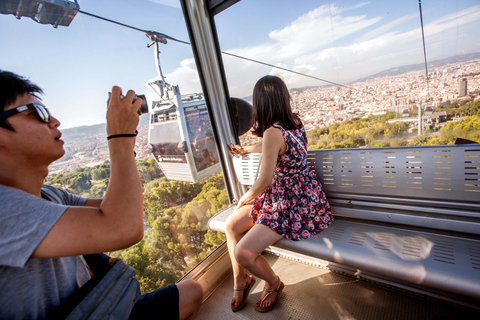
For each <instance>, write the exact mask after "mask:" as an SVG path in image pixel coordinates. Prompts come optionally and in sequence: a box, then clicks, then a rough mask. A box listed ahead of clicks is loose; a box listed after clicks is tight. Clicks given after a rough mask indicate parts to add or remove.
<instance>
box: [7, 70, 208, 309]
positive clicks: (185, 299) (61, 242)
mask: <svg viewBox="0 0 480 320" xmlns="http://www.w3.org/2000/svg"><path fill="white" fill-rule="evenodd" d="M42 93H43V92H42V90H41V89H40V88H39V87H38V86H36V85H35V84H33V83H31V82H30V81H29V80H26V79H25V78H22V77H20V76H18V75H16V74H14V73H11V72H7V71H1V70H0V319H45V318H47V317H48V316H49V315H51V314H52V312H54V311H55V310H56V309H58V308H59V307H60V306H61V305H62V303H63V302H65V300H66V299H67V298H68V297H69V296H70V295H71V294H73V293H74V292H75V291H76V290H77V289H78V288H79V287H80V286H81V285H82V284H84V283H85V282H86V281H87V280H88V279H89V275H88V272H87V270H86V268H85V265H84V264H83V262H82V260H81V259H80V258H79V257H78V256H79V255H84V254H92V253H100V252H105V251H114V250H119V249H124V248H127V247H129V246H131V245H133V244H135V243H137V242H138V241H140V240H141V239H142V238H143V212H142V210H143V200H142V186H141V184H140V179H139V176H138V171H137V168H136V164H135V158H134V153H133V147H134V145H135V132H136V131H135V130H136V127H137V125H138V121H139V116H138V114H137V109H138V108H139V107H140V104H141V99H135V101H134V97H135V93H134V92H133V91H132V90H130V91H128V92H127V93H126V95H125V97H124V98H123V99H122V97H121V94H122V90H121V89H120V88H119V87H117V86H114V87H113V88H112V92H111V93H109V99H108V109H107V136H108V137H109V138H110V139H109V140H108V146H109V150H110V161H111V173H110V183H109V185H108V188H107V191H106V194H105V198H103V199H87V198H82V197H78V196H75V195H72V194H69V193H67V192H65V191H63V190H60V189H57V188H53V187H50V186H43V181H44V179H45V177H46V176H47V175H48V166H49V165H50V164H51V163H52V162H53V161H55V160H57V159H59V158H60V157H62V156H63V154H64V153H65V151H64V149H63V143H64V142H63V141H62V140H61V136H62V134H61V132H60V131H59V130H58V127H59V126H60V122H59V121H58V120H57V119H56V118H54V117H53V116H51V115H50V113H49V112H48V109H46V108H45V107H44V106H43V105H42V104H41V101H40V98H39V95H40V94H42ZM132 101H133V102H132ZM42 197H43V198H42ZM47 199H48V200H47ZM202 294H203V293H202V289H201V287H200V285H199V284H198V283H197V282H195V281H192V280H190V281H182V282H180V283H179V284H177V285H172V286H169V287H167V288H164V289H161V290H158V291H155V292H153V293H149V294H146V295H144V296H143V297H142V299H140V300H139V301H138V302H137V303H136V304H135V306H134V308H133V311H132V313H131V316H130V317H131V318H143V319H145V318H148V317H149V316H152V317H157V318H158V317H160V318H162V319H170V318H172V319H173V318H175V319H178V318H180V319H193V318H194V317H195V314H196V312H197V310H198V308H199V306H200V304H201V301H202ZM168 312H170V313H168ZM166 313H168V314H169V315H168V316H166Z"/></svg>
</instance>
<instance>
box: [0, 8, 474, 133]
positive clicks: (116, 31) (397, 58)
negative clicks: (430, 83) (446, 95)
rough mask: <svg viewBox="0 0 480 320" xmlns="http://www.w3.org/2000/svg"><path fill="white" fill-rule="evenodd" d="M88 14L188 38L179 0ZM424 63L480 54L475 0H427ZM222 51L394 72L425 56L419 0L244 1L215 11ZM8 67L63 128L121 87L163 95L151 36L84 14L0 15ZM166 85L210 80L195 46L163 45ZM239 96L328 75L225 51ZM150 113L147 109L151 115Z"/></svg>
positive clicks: (101, 114) (352, 75)
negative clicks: (155, 85) (63, 21)
mask: <svg viewBox="0 0 480 320" xmlns="http://www.w3.org/2000/svg"><path fill="white" fill-rule="evenodd" d="M77 1H78V3H79V5H80V9H81V10H82V11H85V12H88V13H92V14H95V15H99V16H102V17H105V18H109V19H112V20H116V21H119V22H122V23H124V24H127V25H131V26H134V27H137V28H140V29H143V30H154V31H158V32H161V33H164V34H167V35H169V36H171V37H173V38H175V39H179V40H182V41H187V42H190V40H189V38H188V32H187V30H186V27H185V22H184V18H183V13H182V11H181V8H180V3H179V1H177V0H135V1H130V0H102V1H96V0H77ZM421 4H422V11H423V23H424V32H425V43H426V54H427V60H428V61H433V60H437V59H441V58H446V57H450V56H455V55H460V54H465V53H471V52H480V32H479V30H480V3H478V0H423V1H422V2H421ZM215 24H216V27H217V30H218V37H219V42H220V47H221V50H222V51H225V52H229V53H233V54H236V55H240V56H244V57H247V58H250V59H255V60H259V61H262V62H265V63H268V64H271V65H275V66H280V67H283V68H287V69H291V70H295V71H297V72H302V73H305V74H308V75H311V76H315V77H318V78H321V79H325V80H328V81H332V82H335V83H339V84H348V83H350V82H352V81H354V80H356V79H359V78H363V77H365V76H368V75H371V74H375V73H377V72H380V71H383V70H386V69H390V68H393V67H398V66H403V65H409V64H416V63H423V61H424V60H423V47H422V37H421V28H420V15H419V2H418V0H402V1H398V0H371V1H354V0H348V1H326V0H297V1H291V0H241V1H239V2H238V3H237V4H235V5H234V6H232V7H231V8H229V9H227V10H225V11H223V12H221V13H220V14H218V15H217V16H216V17H215ZM0 43H1V46H2V48H1V50H0V69H2V70H8V71H12V72H15V73H17V74H20V75H22V76H25V77H27V78H29V79H30V80H32V81H33V82H34V83H36V84H38V85H39V86H40V87H42V88H43V89H44V91H45V95H44V96H43V102H44V103H45V105H46V106H47V107H48V108H49V109H50V111H51V112H52V114H53V115H54V116H55V117H56V118H58V119H59V120H60V121H61V123H62V126H61V128H64V129H65V128H71V127H77V126H82V125H93V124H98V123H104V122H105V111H106V100H107V96H108V91H110V90H111V88H112V86H113V85H119V86H120V87H121V88H122V89H123V90H124V91H126V90H128V89H133V90H135V92H136V93H145V94H146V95H147V97H148V99H149V100H152V99H157V97H158V96H156V94H155V93H154V92H153V91H152V90H151V88H150V87H149V86H147V85H146V83H148V82H150V81H152V80H155V79H156V78H157V70H156V65H155V61H154V51H153V46H152V47H150V48H148V47H147V44H149V43H150V40H149V39H148V38H147V37H146V36H145V35H144V34H142V32H139V31H135V30H132V29H128V28H125V27H122V26H119V25H115V24H112V23H108V22H105V21H102V20H99V19H96V18H93V17H90V16H87V15H84V14H82V13H78V14H77V15H76V16H75V18H74V19H73V21H72V23H71V24H70V26H68V27H62V26H59V27H58V28H56V29H55V28H53V27H52V26H51V25H42V24H39V23H37V22H35V21H33V20H32V19H30V18H25V17H23V18H21V19H20V20H17V19H16V18H15V17H14V16H13V15H4V14H0ZM160 48H161V54H160V60H161V66H162V71H163V74H164V75H165V76H166V80H167V82H169V83H170V84H172V85H179V87H180V90H181V92H182V93H193V92H200V91H201V86H200V82H199V79H198V75H197V72H196V68H195V61H194V59H193V54H192V51H191V48H190V46H189V45H185V44H182V43H178V42H175V41H168V43H167V44H166V45H163V44H161V45H160ZM223 59H224V64H225V70H226V76H227V83H228V89H229V92H230V95H231V96H234V97H239V98H242V97H246V96H249V95H251V94H252V90H253V86H254V84H255V82H256V81H257V80H258V79H259V78H260V77H262V76H264V75H266V74H278V75H281V76H282V77H283V78H284V80H285V82H286V83H287V86H288V87H289V88H298V87H304V86H321V85H325V83H324V82H321V81H318V80H313V79H311V78H306V77H302V76H299V75H295V74H292V73H288V72H286V71H281V70H279V69H275V68H272V67H267V66H263V65H259V64H256V63H253V62H249V61H245V60H241V59H238V58H234V57H231V56H226V55H224V56H223ZM144 117H145V116H144Z"/></svg>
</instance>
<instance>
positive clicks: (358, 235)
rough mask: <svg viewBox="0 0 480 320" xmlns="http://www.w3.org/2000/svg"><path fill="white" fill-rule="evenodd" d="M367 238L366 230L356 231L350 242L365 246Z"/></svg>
mask: <svg viewBox="0 0 480 320" xmlns="http://www.w3.org/2000/svg"><path fill="white" fill-rule="evenodd" d="M365 239H367V235H366V234H365V233H364V232H359V231H356V232H354V233H353V235H352V237H351V238H350V241H348V242H349V243H351V244H356V245H359V246H363V243H364V242H365Z"/></svg>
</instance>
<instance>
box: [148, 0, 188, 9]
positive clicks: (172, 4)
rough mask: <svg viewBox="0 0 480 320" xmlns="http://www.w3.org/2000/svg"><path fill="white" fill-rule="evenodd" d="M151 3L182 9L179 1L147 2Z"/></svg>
mask: <svg viewBox="0 0 480 320" xmlns="http://www.w3.org/2000/svg"><path fill="white" fill-rule="evenodd" d="M147 1H150V2H155V3H158V4H163V5H165V6H168V7H173V8H179V9H180V1H178V0H147Z"/></svg>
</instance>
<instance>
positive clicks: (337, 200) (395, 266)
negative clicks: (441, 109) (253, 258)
mask: <svg viewBox="0 0 480 320" xmlns="http://www.w3.org/2000/svg"><path fill="white" fill-rule="evenodd" d="M238 161H240V162H243V163H240V164H239V165H238V166H236V168H238V170H237V171H239V172H237V176H239V178H240V180H241V181H242V183H244V184H251V183H253V179H252V177H254V172H253V171H254V170H252V167H255V163H257V165H258V155H252V156H251V157H250V159H248V160H246V159H244V160H238ZM238 161H237V162H238ZM248 162H250V163H248ZM251 162H254V163H253V165H252V164H251ZM309 165H310V167H311V169H312V170H314V171H315V172H316V174H317V177H318V178H319V180H320V182H321V183H322V185H323V187H324V190H325V192H326V194H327V198H328V200H329V202H330V204H331V206H332V212H333V214H334V216H335V222H334V223H333V224H332V225H331V226H330V227H329V228H328V229H327V230H325V231H323V232H322V233H320V234H319V235H317V236H316V237H314V238H311V239H308V240H304V241H291V240H286V239H282V240H280V241H278V242H277V243H275V244H274V245H273V246H271V247H270V248H269V250H271V251H273V252H278V253H283V254H287V255H290V256H301V255H304V256H307V257H311V258H314V259H321V261H324V262H325V264H324V265H325V266H326V267H328V268H332V269H334V270H335V269H336V270H337V271H338V270H341V271H342V272H344V273H348V274H350V275H354V276H357V277H360V278H363V279H367V280H370V281H375V282H379V283H383V284H388V285H391V286H393V287H395V288H403V289H407V290H408V291H410V292H412V291H413V292H419V293H422V294H426V295H428V296H433V297H438V298H442V299H446V300H452V301H455V302H461V303H464V304H468V305H473V306H477V307H478V305H479V304H478V302H479V301H480V145H472V144H470V145H448V146H422V147H401V148H370V149H367V148H365V149H335V150H311V151H309ZM240 171H245V172H240ZM233 209H234V208H233V207H231V208H229V209H227V210H225V211H224V212H221V213H219V214H218V215H217V216H215V217H213V218H212V219H211V220H210V221H209V227H210V228H211V229H213V230H216V231H220V232H225V221H226V218H227V217H228V216H229V214H230V213H231V212H232V211H233Z"/></svg>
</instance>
